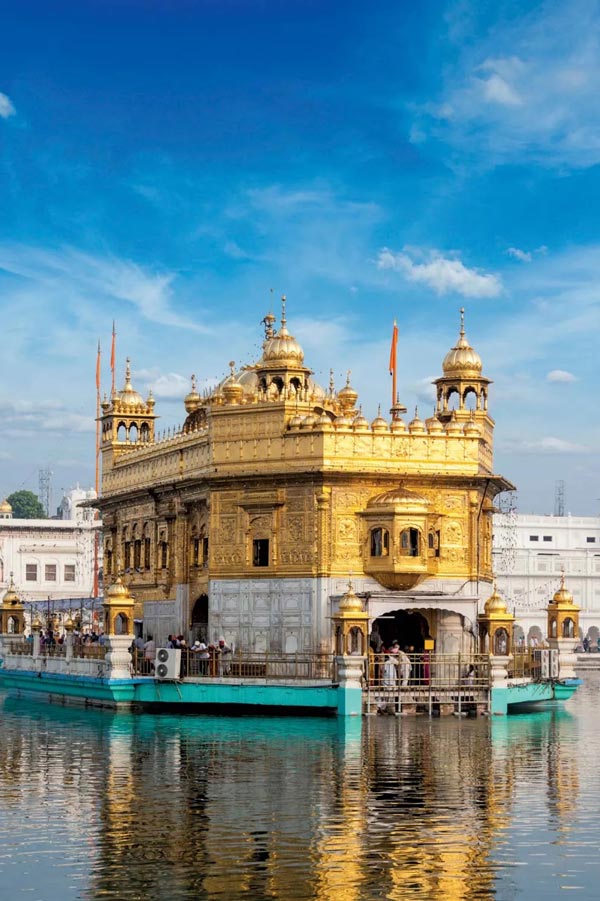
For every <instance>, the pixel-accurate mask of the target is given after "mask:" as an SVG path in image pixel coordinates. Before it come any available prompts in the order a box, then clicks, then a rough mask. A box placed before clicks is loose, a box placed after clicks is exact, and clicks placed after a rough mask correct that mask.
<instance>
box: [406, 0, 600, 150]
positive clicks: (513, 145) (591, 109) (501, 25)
mask: <svg viewBox="0 0 600 901" xmlns="http://www.w3.org/2000/svg"><path fill="white" fill-rule="evenodd" d="M462 6H463V7H465V6H470V4H468V3H467V4H462ZM599 28H600V9H599V7H598V4H597V3H594V2H587V0H574V2H573V3H571V4H563V3H553V2H548V3H540V4H537V5H536V6H535V8H532V9H531V10H530V11H529V12H528V13H527V14H523V15H517V16H511V17H506V18H503V10H502V7H501V6H500V7H498V8H497V11H496V20H495V21H494V22H493V25H492V27H489V28H487V29H486V31H485V32H481V31H478V32H476V33H474V34H469V35H466V34H465V33H464V31H463V33H461V34H460V35H457V37H459V40H460V45H459V47H458V53H457V62H456V64H455V65H454V66H453V67H447V69H446V71H445V73H444V75H445V87H444V89H443V90H442V92H441V94H440V95H439V96H438V97H437V98H431V100H430V102H429V103H426V104H423V105H422V106H421V108H420V110H419V111H418V113H417V115H416V118H415V122H413V125H412V128H413V129H414V130H415V131H416V133H417V134H418V135H419V140H420V141H423V140H424V139H425V137H426V136H429V137H430V138H433V139H435V140H442V141H444V142H447V143H448V144H449V145H451V146H453V147H455V148H457V149H460V150H461V152H462V153H463V154H468V155H469V156H470V157H472V156H473V154H476V155H478V157H479V160H480V163H481V164H482V165H489V164H490V163H491V164H492V165H493V164H496V163H499V162H510V161H514V160H515V159H517V160H518V159H520V158H524V157H527V158H528V159H529V160H530V161H531V159H532V158H533V159H536V160H537V161H538V162H541V163H543V164H547V165H551V166H560V167H565V166H566V167H569V168H578V167H587V166H593V165H595V164H596V163H598V162H599V161H600V111H599V108H598V104H597V97H598V92H599V90H600V55H599V53H598V37H597V35H598V30H599ZM439 110H446V111H451V114H450V115H445V116H441V115H439V112H437V111H439Z"/></svg>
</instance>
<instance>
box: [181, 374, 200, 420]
mask: <svg viewBox="0 0 600 901" xmlns="http://www.w3.org/2000/svg"><path fill="white" fill-rule="evenodd" d="M183 403H184V405H185V410H186V413H194V412H195V411H196V410H197V409H198V407H199V406H200V404H201V403H202V398H201V397H200V395H199V394H198V391H197V390H196V376H195V375H192V390H191V391H190V392H189V394H186V396H185V398H184V401H183Z"/></svg>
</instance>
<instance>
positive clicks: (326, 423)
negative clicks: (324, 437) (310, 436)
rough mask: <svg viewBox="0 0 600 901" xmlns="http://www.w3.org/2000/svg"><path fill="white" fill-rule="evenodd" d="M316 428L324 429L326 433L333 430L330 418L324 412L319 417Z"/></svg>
mask: <svg viewBox="0 0 600 901" xmlns="http://www.w3.org/2000/svg"><path fill="white" fill-rule="evenodd" d="M318 428H320V429H324V430H325V431H326V432H329V431H331V429H333V422H332V421H331V418H330V417H329V416H328V415H327V413H326V412H325V410H323V412H322V413H321V415H320V417H319V422H318Z"/></svg>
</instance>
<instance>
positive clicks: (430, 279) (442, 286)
mask: <svg viewBox="0 0 600 901" xmlns="http://www.w3.org/2000/svg"><path fill="white" fill-rule="evenodd" d="M415 253H418V256H423V254H422V252H420V251H419V252H415V250H414V249H413V250H412V255H411V254H410V253H409V252H408V248H405V249H404V250H403V251H400V252H396V253H395V252H393V251H391V250H389V249H388V248H387V247H384V248H383V249H382V250H380V252H379V255H378V257H377V266H378V268H379V269H392V270H394V271H395V272H400V273H401V274H402V275H403V276H404V277H405V278H406V279H408V281H410V282H419V283H421V284H424V285H427V286H428V287H429V288H431V289H432V290H433V291H435V293H436V294H439V295H443V294H460V295H462V296H463V297H473V298H475V297H498V295H499V294H501V293H502V282H501V280H500V277H499V276H497V275H493V274H491V273H485V272H481V271H480V270H478V269H469V268H468V267H467V266H465V265H464V263H463V262H461V260H459V259H458V258H456V257H447V256H446V257H445V256H442V254H441V253H439V252H438V251H435V250H433V251H430V252H429V253H428V254H426V255H425V259H424V261H423V262H420V261H419V260H418V259H417V260H415V259H413V257H414V256H415Z"/></svg>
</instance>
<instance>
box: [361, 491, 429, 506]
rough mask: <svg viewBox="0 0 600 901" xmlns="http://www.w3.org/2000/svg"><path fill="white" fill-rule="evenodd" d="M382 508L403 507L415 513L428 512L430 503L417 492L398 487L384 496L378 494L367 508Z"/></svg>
mask: <svg viewBox="0 0 600 901" xmlns="http://www.w3.org/2000/svg"><path fill="white" fill-rule="evenodd" d="M382 506H387V507H402V508H406V509H410V510H411V511H413V512H414V511H415V510H416V509H417V508H418V510H420V511H422V512H426V508H427V507H428V506H429V501H428V500H427V498H425V497H423V496H422V495H420V494H417V493H416V491H409V490H408V488H404V487H403V486H402V485H398V487H397V488H392V489H391V490H390V491H384V492H383V493H382V494H376V495H375V497H372V498H370V499H369V500H368V501H367V507H382Z"/></svg>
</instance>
